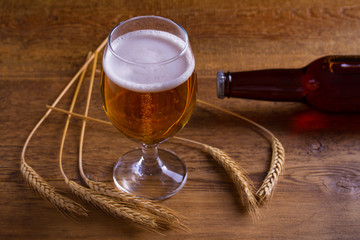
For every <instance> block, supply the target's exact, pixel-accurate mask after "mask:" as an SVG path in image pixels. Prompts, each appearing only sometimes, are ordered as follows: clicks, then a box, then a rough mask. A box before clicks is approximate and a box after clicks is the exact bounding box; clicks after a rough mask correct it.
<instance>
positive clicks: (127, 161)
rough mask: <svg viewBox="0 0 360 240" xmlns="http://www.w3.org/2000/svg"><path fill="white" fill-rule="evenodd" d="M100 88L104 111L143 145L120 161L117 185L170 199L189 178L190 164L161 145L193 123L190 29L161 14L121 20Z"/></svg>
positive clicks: (109, 45)
mask: <svg viewBox="0 0 360 240" xmlns="http://www.w3.org/2000/svg"><path fill="white" fill-rule="evenodd" d="M102 65H103V71H102V75H101V92H102V98H103V107H104V110H105V112H106V114H107V116H108V118H109V119H110V121H111V122H112V123H113V125H114V126H115V127H116V128H117V129H118V130H120V132H122V133H123V134H124V135H125V136H127V137H128V138H130V139H133V140H135V141H136V142H138V143H140V145H141V148H138V149H135V150H132V151H130V152H128V153H125V154H124V155H123V156H122V157H121V158H120V159H119V161H118V162H117V163H116V164H115V166H114V170H113V178H114V181H115V184H116V186H117V187H118V188H119V189H121V190H123V191H125V192H129V193H133V194H135V195H137V196H141V197H147V198H150V199H165V198H168V197H170V196H172V195H174V194H175V193H176V192H178V191H179V190H180V189H181V188H182V187H183V185H184V183H185V181H186V178H187V169H186V165H185V163H184V162H183V161H182V160H181V159H180V158H179V157H177V156H176V155H175V154H174V153H173V152H171V151H169V150H165V149H158V144H159V143H161V142H163V141H165V140H166V139H168V138H169V137H172V136H174V135H175V134H176V133H177V132H179V131H180V130H181V129H182V128H183V127H184V126H185V125H186V123H187V122H188V121H189V119H190V116H191V114H192V111H193V109H194V106H195V102H196V92H197V83H196V73H195V59H194V56H193V53H192V50H191V47H190V43H189V38H188V35H187V33H186V31H185V30H184V29H183V28H182V27H181V26H180V25H178V24H176V23H175V22H173V21H171V20H169V19H166V18H162V17H157V16H141V17H135V18H131V19H129V20H126V21H124V22H121V23H120V24H119V25H118V26H116V27H115V28H114V29H113V30H112V31H111V33H110V35H109V39H108V43H107V45H106V48H105V50H104V56H103V62H102Z"/></svg>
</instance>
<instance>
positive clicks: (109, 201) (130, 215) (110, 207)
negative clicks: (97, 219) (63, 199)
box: [67, 180, 168, 232]
mask: <svg viewBox="0 0 360 240" xmlns="http://www.w3.org/2000/svg"><path fill="white" fill-rule="evenodd" d="M67 184H68V185H69V187H70V189H71V190H72V192H73V193H74V194H76V195H77V196H79V197H80V198H81V199H83V200H84V201H87V202H89V203H91V204H93V205H94V206H96V207H98V208H99V209H101V210H102V211H104V212H106V213H108V214H110V215H111V216H113V217H115V218H118V219H122V220H127V221H130V222H132V223H135V224H136V225H140V226H142V227H144V228H145V229H147V230H150V231H155V232H158V231H161V230H165V229H167V226H168V223H167V222H164V221H163V220H162V219H161V218H154V217H152V216H149V215H147V214H146V213H142V212H139V211H137V210H133V209H131V208H129V207H127V206H125V205H124V204H122V203H120V202H117V201H115V200H114V199H113V198H111V197H108V196H104V195H102V194H99V193H98V192H96V191H94V190H92V189H88V188H86V187H83V186H81V185H79V184H77V183H76V182H74V181H72V180H68V181H67Z"/></svg>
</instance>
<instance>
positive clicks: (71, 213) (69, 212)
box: [20, 161, 88, 219]
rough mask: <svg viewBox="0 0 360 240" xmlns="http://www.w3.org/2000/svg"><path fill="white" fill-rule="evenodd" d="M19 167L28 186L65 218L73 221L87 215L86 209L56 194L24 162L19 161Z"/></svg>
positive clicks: (52, 188) (53, 189)
mask: <svg viewBox="0 0 360 240" xmlns="http://www.w3.org/2000/svg"><path fill="white" fill-rule="evenodd" d="M20 165H21V166H20V170H21V173H22V175H23V177H24V179H25V180H26V182H27V183H28V184H29V186H30V187H31V188H32V189H34V191H35V192H37V193H38V194H39V195H40V196H41V197H42V198H44V199H46V200H48V201H49V202H50V203H51V204H52V205H54V206H55V207H56V208H57V209H59V210H60V212H61V213H63V214H64V215H65V216H67V217H70V218H74V219H75V218H76V217H78V216H87V215H88V214H87V211H86V209H85V208H84V207H83V206H82V205H80V204H78V203H77V202H75V201H73V200H71V199H70V198H67V197H64V196H63V195H61V194H59V193H58V192H56V190H55V188H54V187H53V186H51V185H50V184H49V183H47V182H46V181H45V180H44V179H43V178H42V177H41V176H40V175H39V174H38V173H37V172H36V171H35V170H34V169H33V168H32V167H30V166H29V165H28V164H27V163H26V162H25V161H21V164H20Z"/></svg>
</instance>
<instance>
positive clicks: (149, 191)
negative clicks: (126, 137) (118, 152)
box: [113, 148, 187, 200]
mask: <svg viewBox="0 0 360 240" xmlns="http://www.w3.org/2000/svg"><path fill="white" fill-rule="evenodd" d="M113 178H114V182H115V184H116V186H117V187H118V188H119V189H120V190H122V191H125V192H128V193H132V194H134V195H136V196H139V197H145V198H149V199H153V200H162V199H166V198H169V197H171V196H173V195H174V194H175V193H177V192H178V191H179V190H180V189H181V188H182V187H183V186H184V184H185V182H186V179H187V169H186V165H185V163H184V161H182V160H181V159H180V158H179V157H178V156H176V155H175V154H174V153H172V152H171V151H168V150H165V149H158V157H157V159H156V160H155V161H151V162H147V161H145V160H144V158H143V156H142V150H141V149H140V148H139V149H135V150H132V151H130V152H127V153H125V154H124V155H123V156H122V157H121V158H120V159H119V161H118V162H117V163H116V164H115V166H114V171H113Z"/></svg>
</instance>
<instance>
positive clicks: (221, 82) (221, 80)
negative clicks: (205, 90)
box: [216, 71, 226, 99]
mask: <svg viewBox="0 0 360 240" xmlns="http://www.w3.org/2000/svg"><path fill="white" fill-rule="evenodd" d="M225 80H226V76H225V73H224V72H223V71H219V72H217V84H216V89H217V96H218V98H221V99H222V98H224V97H225Z"/></svg>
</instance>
